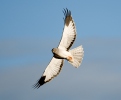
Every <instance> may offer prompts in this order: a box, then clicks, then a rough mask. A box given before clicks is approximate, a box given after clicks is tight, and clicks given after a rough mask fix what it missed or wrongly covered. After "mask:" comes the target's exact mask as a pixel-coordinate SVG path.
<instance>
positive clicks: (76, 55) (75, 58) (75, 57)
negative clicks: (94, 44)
mask: <svg viewBox="0 0 121 100" xmlns="http://www.w3.org/2000/svg"><path fill="white" fill-rule="evenodd" d="M69 52H70V53H71V55H72V59H71V60H68V62H69V63H71V64H72V65H73V66H74V67H76V68H78V67H79V66H80V65H81V62H82V59H83V56H84V51H83V47H82V46H79V47H77V48H74V49H72V50H70V51H69Z"/></svg>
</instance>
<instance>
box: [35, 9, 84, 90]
mask: <svg viewBox="0 0 121 100" xmlns="http://www.w3.org/2000/svg"><path fill="white" fill-rule="evenodd" d="M63 13H64V18H63V19H64V28H63V32H62V37H61V40H60V43H59V45H58V47H57V48H53V49H52V53H53V57H52V59H51V61H50V63H49V64H48V66H47V67H46V69H45V71H44V72H43V74H42V76H41V77H40V79H39V80H38V81H37V83H36V84H34V85H33V87H34V88H37V89H38V88H39V87H40V86H42V85H44V84H45V83H47V82H49V81H51V80H52V79H53V78H54V77H56V76H57V75H58V74H59V73H60V71H61V69H62V67H63V64H64V60H67V61H68V62H69V63H70V64H71V65H72V66H74V67H75V68H78V67H79V66H80V65H81V63H82V59H83V56H84V50H83V47H82V45H80V46H78V47H76V48H74V49H71V50H70V48H71V46H72V45H73V43H74V41H75V39H76V36H77V32H76V26H75V22H74V20H73V18H72V15H71V11H70V10H68V9H67V8H66V9H63Z"/></svg>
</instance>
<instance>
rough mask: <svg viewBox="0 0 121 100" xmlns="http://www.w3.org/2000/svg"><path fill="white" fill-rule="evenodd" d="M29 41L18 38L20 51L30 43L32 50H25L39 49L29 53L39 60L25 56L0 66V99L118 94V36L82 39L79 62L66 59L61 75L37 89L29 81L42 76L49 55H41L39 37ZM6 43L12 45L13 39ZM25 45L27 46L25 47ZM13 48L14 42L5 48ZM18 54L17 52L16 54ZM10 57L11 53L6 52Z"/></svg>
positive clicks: (86, 99)
mask: <svg viewBox="0 0 121 100" xmlns="http://www.w3.org/2000/svg"><path fill="white" fill-rule="evenodd" d="M87 40H88V41H87ZM17 41H19V40H17ZM31 41H33V40H31V39H30V40H28V43H27V42H26V43H24V42H25V41H21V42H17V44H19V45H18V47H19V46H20V47H21V49H22V50H23V51H22V52H21V53H22V54H23V55H26V53H27V51H28V50H29V49H30V48H31V47H32V49H31V53H28V54H29V55H30V54H34V53H38V55H35V56H33V55H32V56H31V57H33V58H34V59H35V58H37V57H38V56H40V58H41V59H40V58H37V59H40V60H37V59H36V61H35V60H33V59H31V60H30V59H29V61H28V62H27V61H26V60H25V61H26V63H24V62H21V64H20V63H19V62H16V63H13V65H14V67H12V66H9V65H7V64H6V66H9V67H5V68H1V72H0V79H1V82H0V99H1V100H8V99H9V100H13V99H17V100H33V99H36V100H39V99H44V100H46V99H50V100H53V99H58V98H59V99H60V100H62V99H70V100H73V99H83V100H102V99H110V100H116V99H117V98H121V94H120V93H121V86H120V84H121V78H120V76H121V73H120V71H121V68H120V59H121V56H120V50H121V46H120V43H121V40H120V39H101V38H100V39H97V38H93V39H91V38H89V39H81V44H83V47H84V51H85V55H84V59H83V62H82V65H81V66H80V67H79V68H78V69H76V68H74V67H72V66H71V65H70V64H69V63H68V62H66V61H65V64H64V67H63V69H62V71H61V73H60V75H58V76H57V77H56V78H54V79H53V80H52V81H51V82H49V83H47V84H45V85H43V86H42V87H40V88H39V89H38V90H33V89H32V85H33V84H34V83H35V82H36V81H37V79H39V78H40V77H41V75H42V73H43V71H44V70H45V68H46V66H47V64H48V63H49V61H50V59H51V56H52V55H48V56H50V57H47V56H46V57H47V58H46V57H45V58H43V56H44V54H43V53H42V52H46V51H45V50H43V49H41V48H40V47H39V43H40V42H38V41H39V40H37V41H34V42H32V43H31ZM4 43H5V42H4ZM9 43H10V45H11V44H12V43H14V42H9ZM29 43H30V44H29ZM45 44H47V45H45V46H44V45H41V43H40V45H41V46H42V47H43V48H47V51H48V50H49V49H50V48H51V45H49V44H48V43H47V41H46V43H45ZM55 45H56V44H55ZM78 45H80V42H79V41H77V42H75V45H74V46H75V47H76V46H78ZM25 46H28V47H26V49H25ZM48 46H49V47H48ZM74 46H73V47H74ZM33 47H34V49H33ZM52 47H53V46H52ZM73 47H72V48H73ZM6 48H7V46H6ZM24 49H25V51H24ZM6 50H7V49H6ZM12 50H15V51H16V45H15V44H14V45H13V47H12V49H11V51H9V50H8V51H9V52H10V53H11V52H12ZM39 50H40V51H41V52H39ZM15 51H14V52H15ZM14 52H13V55H14ZM18 53H19V52H18ZM49 53H50V52H49ZM49 53H48V54H49ZM15 55H16V53H15ZM18 55H19V54H17V55H16V58H17V57H18ZM20 55H21V54H20ZM3 56H5V55H3ZM41 56H42V57H41ZM9 57H11V56H10V55H9ZM24 58H25V56H21V59H24ZM42 58H43V59H42ZM9 59H10V58H9Z"/></svg>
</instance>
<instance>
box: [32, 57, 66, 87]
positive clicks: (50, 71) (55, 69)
mask: <svg viewBox="0 0 121 100" xmlns="http://www.w3.org/2000/svg"><path fill="white" fill-rule="evenodd" d="M63 62H64V60H63V59H57V58H55V57H53V58H52V60H51V61H50V63H49V65H48V66H47V68H46V69H45V71H44V73H43V75H42V76H41V78H40V79H39V80H38V82H37V83H36V84H35V85H34V88H39V87H40V86H41V85H43V84H45V83H46V82H49V81H50V80H52V79H53V78H54V77H56V76H57V75H58V74H59V72H60V71H61V68H62V66H63Z"/></svg>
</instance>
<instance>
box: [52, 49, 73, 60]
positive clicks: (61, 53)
mask: <svg viewBox="0 0 121 100" xmlns="http://www.w3.org/2000/svg"><path fill="white" fill-rule="evenodd" d="M52 53H53V56H54V57H55V58H58V59H67V58H68V56H72V55H71V53H70V52H68V51H67V50H63V49H61V48H53V49H52Z"/></svg>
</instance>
